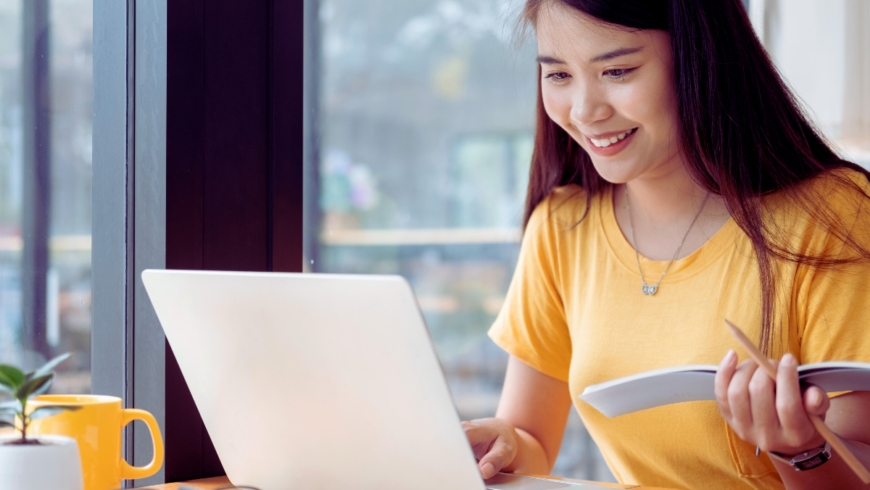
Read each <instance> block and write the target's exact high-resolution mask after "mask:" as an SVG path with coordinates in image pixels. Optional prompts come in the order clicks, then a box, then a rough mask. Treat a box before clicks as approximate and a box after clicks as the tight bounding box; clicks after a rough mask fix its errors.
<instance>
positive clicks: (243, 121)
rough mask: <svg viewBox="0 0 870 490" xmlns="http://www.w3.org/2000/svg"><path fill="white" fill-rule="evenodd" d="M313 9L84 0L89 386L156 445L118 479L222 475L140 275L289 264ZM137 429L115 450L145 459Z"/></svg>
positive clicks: (299, 192) (306, 126)
mask: <svg viewBox="0 0 870 490" xmlns="http://www.w3.org/2000/svg"><path fill="white" fill-rule="evenodd" d="M316 12H317V2H316V0H314V1H308V0H305V1H303V0H251V1H245V2H238V1H237V0H147V1H144V0H143V1H137V0H122V1H119V0H94V95H95V97H94V142H93V143H94V156H93V245H92V254H93V255H92V262H93V269H92V270H93V272H92V281H93V282H92V284H93V286H92V287H93V319H94V321H93V330H92V380H93V381H92V386H93V392H94V393H98V394H107V395H114V396H119V397H122V398H123V399H124V401H125V406H126V407H129V408H142V409H145V410H148V411H150V412H151V413H153V414H154V415H155V418H157V420H158V423H159V424H160V426H161V429H162V431H163V437H164V441H165V445H166V458H165V461H164V465H163V469H162V470H161V471H160V472H159V473H158V474H157V475H155V476H154V477H151V478H147V479H144V480H137V481H135V482H127V483H126V485H127V486H128V487H132V486H141V485H151V484H157V483H164V482H174V481H180V480H186V479H194V478H202V477H208V476H216V475H221V474H223V469H222V467H221V466H220V461H219V460H218V458H217V455H216V453H215V451H214V448H213V446H212V444H211V441H210V439H209V437H208V433H207V431H206V430H205V428H204V427H203V424H202V420H201V418H200V417H199V413H198V411H197V409H196V406H195V404H194V403H193V400H192V398H191V396H190V392H189V390H188V389H187V386H186V384H185V382H184V378H183V376H182V375H181V372H180V371H179V369H178V365H177V363H176V362H175V358H174V356H173V354H172V350H171V348H170V346H169V345H168V344H167V343H166V340H165V337H164V336H163V332H162V329H161V327H160V325H159V322H158V321H157V318H156V316H155V314H154V311H153V309H152V307H151V305H150V302H149V301H148V298H147V295H146V294H145V291H144V288H143V286H142V282H141V278H140V275H141V271H142V270H144V269H147V268H169V269H173V268H175V269H179V268H183V269H203V270H247V271H282V272H301V271H302V262H303V249H304V248H306V247H305V246H304V242H305V240H306V238H307V239H308V240H310V239H311V238H310V237H305V236H303V232H304V229H303V220H304V208H305V206H304V203H305V202H306V201H307V202H311V201H310V200H311V199H314V197H313V195H314V194H316V193H311V192H310V189H308V190H309V193H308V194H306V193H305V190H306V189H305V188H304V187H303V176H304V175H305V174H306V172H307V173H311V170H310V169H311V166H310V165H307V164H306V162H309V161H312V160H313V159H314V158H316V151H314V150H313V148H314V145H308V144H307V142H308V141H309V140H312V139H313V136H312V134H313V133H314V131H311V128H314V127H316V124H313V123H312V121H316V109H317V103H316V90H314V89H313V87H314V86H315V84H313V83H308V82H311V81H312V80H313V78H312V77H314V73H315V72H316V70H315V69H316V66H317V63H316V57H313V56H308V54H307V53H306V52H305V49H306V47H307V48H308V49H309V50H311V52H316V51H313V50H314V47H315V46H316V33H314V32H313V31H312V29H309V30H308V32H306V27H313V26H316ZM305 36H308V40H307V41H306V40H305ZM306 78H307V81H306ZM306 100H308V102H306ZM149 439H150V437H149V436H148V434H147V429H145V427H144V426H143V427H139V426H138V425H137V426H135V427H128V428H127V430H126V431H125V444H124V449H125V455H126V457H127V459H128V460H130V461H131V462H133V463H135V464H138V465H141V464H145V463H147V460H148V459H150V457H151V447H150V445H151V444H150V440H149Z"/></svg>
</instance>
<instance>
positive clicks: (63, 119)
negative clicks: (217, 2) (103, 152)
mask: <svg viewBox="0 0 870 490" xmlns="http://www.w3.org/2000/svg"><path fill="white" fill-rule="evenodd" d="M92 19H93V13H92V0H51V1H50V2H49V1H47V0H0V362H10V363H15V364H22V365H24V366H25V367H33V366H35V365H36V364H38V363H40V362H42V361H44V360H45V359H47V358H50V357H53V356H55V355H58V354H60V353H63V352H71V353H73V357H72V359H71V360H70V361H67V362H65V363H64V364H62V365H61V366H60V367H59V368H58V377H57V379H56V381H55V383H54V386H53V388H52V389H53V391H54V392H56V393H89V392H90V389H91V388H90V387H91V382H90V379H91V377H90V360H91V352H90V331H91V123H92V116H91V114H92V112H93V111H92V105H93V104H92V99H93V81H92V74H93V70H92V44H93V35H92V32H93V28H92Z"/></svg>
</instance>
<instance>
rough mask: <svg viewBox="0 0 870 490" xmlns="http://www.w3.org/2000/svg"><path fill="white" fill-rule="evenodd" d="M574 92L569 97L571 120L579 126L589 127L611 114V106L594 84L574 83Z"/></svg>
mask: <svg viewBox="0 0 870 490" xmlns="http://www.w3.org/2000/svg"><path fill="white" fill-rule="evenodd" d="M575 86H576V92H575V93H574V94H573V96H572V98H571V121H572V122H573V123H574V124H575V125H577V126H579V127H589V126H592V125H593V124H595V123H596V122H599V121H604V120H606V119H608V118H609V117H610V116H612V115H613V108H612V107H611V106H610V104H609V103H607V100H606V99H605V98H604V97H603V94H601V93H600V92H599V91H598V90H596V88H595V87H594V84H589V83H585V84H579V83H578V84H576V85H575Z"/></svg>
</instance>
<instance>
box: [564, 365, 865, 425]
mask: <svg viewBox="0 0 870 490" xmlns="http://www.w3.org/2000/svg"><path fill="white" fill-rule="evenodd" d="M717 369H718V368H717V367H716V366H711V365H703V364H699V365H692V366H677V367H669V368H664V369H656V370H654V371H647V372H644V373H638V374H632V375H631V376H625V377H623V378H618V379H614V380H610V381H606V382H604V383H599V384H597V385H591V386H587V387H586V389H585V390H583V393H582V394H580V395H579V398H580V399H581V400H583V401H585V402H586V403H588V404H590V405H592V406H593V407H595V409H597V410H598V411H599V412H601V413H602V414H604V415H605V416H607V417H618V416H620V415H625V414H627V413H632V412H637V411H639V410H646V409H647V408H654V407H660V406H662V405H671V404H673V403H682V402H692V401H703V400H716V396H715V394H714V392H713V380H714V378H715V376H716V370H717ZM798 376H799V377H800V380H801V383H807V384H813V385H816V386H818V387H820V388H821V389H823V390H825V391H826V392H828V393H833V392H838V391H865V390H866V391H870V364H866V363H862V362H845V361H833V362H819V363H816V364H805V365H803V366H799V367H798Z"/></svg>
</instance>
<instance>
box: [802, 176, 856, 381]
mask: <svg viewBox="0 0 870 490" xmlns="http://www.w3.org/2000/svg"><path fill="white" fill-rule="evenodd" d="M854 180H855V182H856V183H858V185H859V186H860V187H861V188H862V189H863V190H864V192H870V184H868V182H867V179H866V178H865V177H864V176H863V175H858V176H856V177H855V179H854ZM831 198H832V199H831V200H830V201H829V203H828V205H829V206H832V207H833V208H834V209H835V210H836V212H837V216H838V218H839V219H841V220H843V222H844V223H846V224H847V227H846V228H845V229H846V230H847V232H848V234H849V237H850V239H851V240H853V244H854V245H858V246H860V247H861V248H863V249H864V250H870V200H868V199H867V198H866V197H864V196H862V195H856V193H854V192H847V191H841V192H834V193H831ZM834 235H835V234H829V235H828V236H827V237H826V238H825V248H826V249H827V250H837V251H838V255H839V256H840V257H841V258H848V257H851V258H853V259H856V260H855V262H853V263H850V264H845V265H839V266H834V267H832V268H830V269H817V270H815V271H814V272H813V274H812V278H811V282H810V284H809V287H808V288H807V295H806V312H805V315H806V316H805V319H806V320H805V322H806V323H805V326H804V330H803V334H802V336H801V347H800V349H801V355H800V362H801V363H802V364H809V363H814V362H824V361H855V362H867V363H870V261H868V260H867V257H866V256H865V257H863V258H862V257H860V252H858V251H857V250H856V249H855V248H854V247H853V246H849V245H846V244H844V242H843V240H842V239H841V238H840V237H837V236H834Z"/></svg>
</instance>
